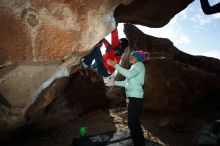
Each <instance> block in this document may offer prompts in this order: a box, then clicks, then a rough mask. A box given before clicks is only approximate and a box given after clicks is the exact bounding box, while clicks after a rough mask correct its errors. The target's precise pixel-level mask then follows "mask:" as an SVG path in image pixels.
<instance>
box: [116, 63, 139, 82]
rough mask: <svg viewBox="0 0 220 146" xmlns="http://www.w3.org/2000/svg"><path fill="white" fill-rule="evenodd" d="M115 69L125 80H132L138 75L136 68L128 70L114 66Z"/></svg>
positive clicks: (117, 65)
mask: <svg viewBox="0 0 220 146" xmlns="http://www.w3.org/2000/svg"><path fill="white" fill-rule="evenodd" d="M115 69H116V70H117V71H118V72H119V73H120V74H122V75H123V76H125V77H126V78H128V79H129V78H133V77H135V76H136V75H137V74H139V73H140V71H139V69H138V68H137V67H133V68H131V69H129V70H127V69H125V68H123V67H121V66H120V65H119V64H116V65H115Z"/></svg>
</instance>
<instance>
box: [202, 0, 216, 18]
mask: <svg viewBox="0 0 220 146" xmlns="http://www.w3.org/2000/svg"><path fill="white" fill-rule="evenodd" d="M200 3H201V7H202V10H203V12H204V13H205V14H206V15H209V14H214V13H218V12H220V3H218V4H216V5H213V6H210V4H209V2H208V0H200Z"/></svg>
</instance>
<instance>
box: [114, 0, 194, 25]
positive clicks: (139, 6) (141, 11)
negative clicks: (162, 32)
mask: <svg viewBox="0 0 220 146" xmlns="http://www.w3.org/2000/svg"><path fill="white" fill-rule="evenodd" d="M191 2H193V0H181V1H179V0H169V1H164V0H156V1H155V0H134V1H133V2H132V3H131V4H129V5H128V6H123V5H120V6H119V7H117V9H116V10H115V18H116V20H117V21H119V22H126V23H133V24H141V25H145V26H149V27H162V26H164V25H165V24H167V23H168V22H169V21H170V20H171V19H172V18H173V17H174V16H175V15H176V14H177V13H179V12H180V11H181V10H183V9H184V8H186V7H187V6H188V4H189V3H191Z"/></svg>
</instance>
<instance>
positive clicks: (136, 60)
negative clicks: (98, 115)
mask: <svg viewBox="0 0 220 146" xmlns="http://www.w3.org/2000/svg"><path fill="white" fill-rule="evenodd" d="M148 58H149V54H148V53H147V52H145V53H144V52H143V51H133V52H132V53H131V56H130V58H129V60H130V63H131V64H132V65H131V68H130V69H129V70H127V69H124V68H123V67H121V66H120V65H119V64H117V63H116V62H115V61H113V60H108V64H109V65H110V66H112V67H115V69H116V70H117V71H118V72H119V73H120V74H122V75H123V76H125V77H126V79H125V80H124V81H114V82H110V83H108V85H109V86H113V85H116V86H121V87H124V88H125V92H126V96H127V97H128V99H129V103H128V127H129V129H130V133H131V137H132V139H133V142H134V146H144V145H145V142H144V135H143V131H142V129H141V124H140V122H139V117H140V113H141V108H142V105H143V97H144V90H143V86H144V78H145V66H144V64H143V61H144V60H145V59H148Z"/></svg>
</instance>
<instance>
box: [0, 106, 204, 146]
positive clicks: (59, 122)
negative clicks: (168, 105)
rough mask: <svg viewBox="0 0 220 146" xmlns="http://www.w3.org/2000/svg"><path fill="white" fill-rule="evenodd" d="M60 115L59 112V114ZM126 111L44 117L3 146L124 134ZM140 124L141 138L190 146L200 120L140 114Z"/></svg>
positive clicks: (51, 144) (59, 145) (56, 144)
mask: <svg viewBox="0 0 220 146" xmlns="http://www.w3.org/2000/svg"><path fill="white" fill-rule="evenodd" d="M60 113H62V112H60ZM126 117H127V111H126V107H117V108H115V107H114V108H110V109H97V110H95V111H92V112H89V113H86V114H84V115H82V116H81V117H80V118H78V119H73V118H71V115H69V117H68V114H66V115H64V114H63V115H59V116H57V115H56V116H55V115H48V116H47V117H46V119H44V120H42V121H40V122H38V123H36V124H35V126H33V125H32V126H26V127H23V128H21V129H19V130H18V131H19V132H14V134H13V135H12V137H11V139H9V140H8V142H5V143H2V144H1V145H3V146H8V145H10V146H68V145H70V144H71V141H72V139H73V138H76V137H79V129H80V127H81V126H86V127H87V128H88V135H93V134H98V133H102V132H106V131H111V130H116V129H118V130H125V131H128V127H127V121H126ZM141 123H142V126H143V129H144V136H145V138H147V139H149V140H152V141H154V142H157V143H160V144H162V145H166V146H168V145H170V146H193V145H196V144H197V141H198V135H199V133H198V131H199V129H200V128H201V126H202V124H203V123H204V120H203V118H201V117H199V116H195V115H193V114H192V115H189V114H183V113H181V114H180V113H179V114H177V113H176V114H168V113H165V112H164V113H163V112H160V113H159V112H152V111H143V112H142V115H141Z"/></svg>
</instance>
